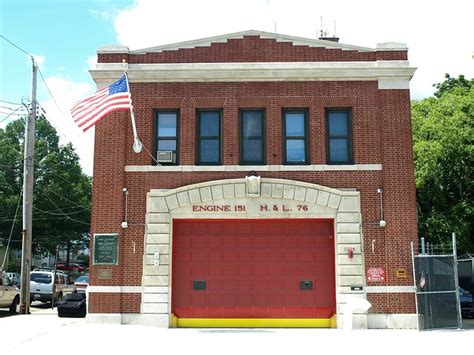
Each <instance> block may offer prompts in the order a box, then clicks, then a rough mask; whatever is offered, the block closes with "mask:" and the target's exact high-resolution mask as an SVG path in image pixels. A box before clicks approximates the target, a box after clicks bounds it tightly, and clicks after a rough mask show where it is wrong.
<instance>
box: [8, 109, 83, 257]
mask: <svg viewBox="0 0 474 355" xmlns="http://www.w3.org/2000/svg"><path fill="white" fill-rule="evenodd" d="M23 148H24V121H23V120H22V119H18V120H16V121H14V122H11V123H9V124H8V125H7V126H6V128H5V129H0V233H1V235H0V236H1V237H2V238H3V239H4V240H5V239H7V238H8V236H9V234H10V228H11V227H12V223H13V219H14V216H15V211H16V209H17V204H18V201H19V198H20V194H21V190H22V185H23ZM34 168H35V171H34V179H35V184H34V189H33V251H34V252H35V253H42V252H50V253H53V254H54V252H55V248H56V246H57V245H58V244H60V243H61V244H62V245H63V246H64V247H66V248H68V250H69V249H70V248H72V247H74V246H78V247H80V246H84V245H86V244H87V243H88V240H89V231H90V227H89V222H90V204H91V178H90V177H89V176H87V175H85V174H84V173H83V172H82V169H81V167H80V165H79V157H78V156H77V154H76V153H75V152H74V148H73V147H72V145H71V144H67V145H65V146H63V145H60V144H59V138H58V135H57V133H56V130H55V129H54V128H53V127H52V126H51V125H50V124H49V122H48V121H47V120H46V119H45V118H44V117H40V118H38V119H37V121H36V137H35V166H34ZM21 229H22V203H21V201H20V205H19V210H18V215H17V219H16V223H15V224H14V230H13V236H14V237H13V238H12V239H13V240H15V241H16V243H14V244H13V246H15V247H20V245H21V244H20V242H19V240H20V235H21Z"/></svg>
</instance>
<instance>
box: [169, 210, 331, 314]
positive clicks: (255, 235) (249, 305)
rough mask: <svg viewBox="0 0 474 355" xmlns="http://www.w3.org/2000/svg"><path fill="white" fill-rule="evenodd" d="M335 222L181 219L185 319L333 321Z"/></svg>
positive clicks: (177, 234) (176, 298) (177, 248)
mask: <svg viewBox="0 0 474 355" xmlns="http://www.w3.org/2000/svg"><path fill="white" fill-rule="evenodd" d="M334 270H335V267H334V238H333V222H332V220H308V219H305V220H294V219H291V220H288V219H285V220H281V219H279V220H248V219H246V220H175V221H174V224H173V269H172V312H173V313H174V314H175V315H176V316H177V317H178V318H330V317H331V316H332V315H333V314H334V313H336V297H335V275H334Z"/></svg>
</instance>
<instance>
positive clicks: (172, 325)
mask: <svg viewBox="0 0 474 355" xmlns="http://www.w3.org/2000/svg"><path fill="white" fill-rule="evenodd" d="M170 328H178V317H176V316H175V315H174V314H173V313H171V317H170Z"/></svg>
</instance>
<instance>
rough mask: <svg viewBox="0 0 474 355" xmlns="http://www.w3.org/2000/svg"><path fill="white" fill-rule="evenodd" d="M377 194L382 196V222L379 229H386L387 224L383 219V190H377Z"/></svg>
mask: <svg viewBox="0 0 474 355" xmlns="http://www.w3.org/2000/svg"><path fill="white" fill-rule="evenodd" d="M377 193H378V194H379V195H380V221H379V227H380V228H384V227H385V226H386V225H387V222H386V221H385V220H384V219H383V189H380V188H379V189H377Z"/></svg>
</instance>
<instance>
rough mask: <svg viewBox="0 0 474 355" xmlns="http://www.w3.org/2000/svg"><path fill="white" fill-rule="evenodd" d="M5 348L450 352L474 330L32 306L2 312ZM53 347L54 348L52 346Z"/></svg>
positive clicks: (113, 351) (467, 345)
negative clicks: (348, 326)
mask: <svg viewBox="0 0 474 355" xmlns="http://www.w3.org/2000/svg"><path fill="white" fill-rule="evenodd" d="M0 334H1V339H2V340H1V343H2V346H1V353H2V354H43V353H47V352H49V351H53V352H54V353H58V352H60V353H71V354H73V353H76V352H79V351H80V352H90V353H91V354H101V353H104V354H105V353H107V354H131V355H134V354H136V352H137V351H140V350H144V351H147V352H153V353H163V351H167V352H174V353H176V352H177V353H179V354H182V353H185V352H186V353H193V354H206V355H210V354H219V355H221V354H238V355H242V354H257V353H261V354H294V353H295V352H298V353H301V354H305V353H307V354H315V353H318V352H321V351H323V350H322V349H324V351H331V352H333V353H334V351H335V353H336V354H340V353H343V352H344V353H345V352H348V353H350V354H366V355H369V354H377V355H379V354H380V353H381V352H382V353H383V354H387V353H388V354H413V353H414V352H415V351H418V350H420V351H423V352H425V353H426V352H431V353H432V354H449V353H450V352H452V351H453V350H455V351H456V350H459V351H466V350H467V349H470V347H471V345H470V344H472V339H473V336H474V330H443V331H430V332H418V331H415V330H355V331H345V330H336V329H162V328H154V327H145V326H136V325H115V324H90V323H86V321H85V319H83V318H59V317H58V316H57V313H56V310H51V309H37V308H34V307H33V308H32V314H31V315H28V316H26V315H18V316H3V317H2V315H1V314H0ZM53 349H54V350H53Z"/></svg>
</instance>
